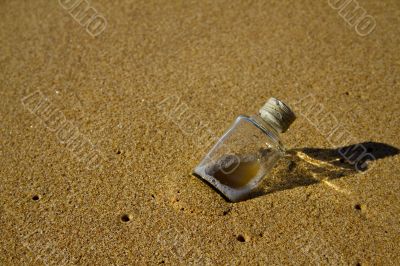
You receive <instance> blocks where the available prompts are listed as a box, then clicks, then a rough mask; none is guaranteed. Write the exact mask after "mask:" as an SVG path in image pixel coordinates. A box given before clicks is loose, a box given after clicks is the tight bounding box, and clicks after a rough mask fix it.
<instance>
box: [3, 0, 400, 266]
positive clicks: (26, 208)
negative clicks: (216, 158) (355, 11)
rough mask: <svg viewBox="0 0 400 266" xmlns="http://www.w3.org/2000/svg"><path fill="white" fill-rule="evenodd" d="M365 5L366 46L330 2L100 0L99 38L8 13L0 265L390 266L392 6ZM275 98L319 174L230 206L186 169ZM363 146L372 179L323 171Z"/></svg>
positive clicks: (395, 255)
mask: <svg viewBox="0 0 400 266" xmlns="http://www.w3.org/2000/svg"><path fill="white" fill-rule="evenodd" d="M62 2H64V1H62ZM331 2H332V1H331ZM358 3H359V5H360V6H361V7H362V8H363V9H364V10H365V11H366V12H367V14H368V15H370V16H372V17H373V18H374V19H375V21H376V27H375V29H374V31H373V32H372V33H370V34H368V35H367V36H360V35H359V33H358V32H357V31H356V27H355V26H353V27H351V26H349V25H348V24H347V22H346V21H345V20H344V19H343V18H342V17H341V16H340V15H339V11H338V10H335V9H333V8H332V7H331V6H330V5H329V2H328V1H294V0H291V1H241V2H239V1H237V2H235V1H233V2H232V1H172V2H171V1H137V2H133V1H105V0H93V1H90V5H91V6H92V7H93V8H95V12H96V14H97V15H98V16H99V20H100V19H101V17H100V16H102V17H103V18H104V21H107V25H106V28H105V30H104V31H102V32H100V34H99V35H98V36H96V37H93V36H92V35H93V32H91V34H92V35H91V34H90V33H89V32H90V28H89V32H88V28H87V26H85V25H80V24H79V23H78V22H77V21H76V20H75V19H74V17H73V16H72V15H71V14H70V12H69V11H68V10H65V9H64V8H63V7H62V6H61V5H60V4H59V2H58V1H51V3H50V2H49V1H44V0H37V1H1V3H0V21H1V27H0V47H1V48H0V51H1V52H0V102H1V104H0V117H1V120H0V153H1V157H0V158H1V159H0V178H1V182H0V193H1V194H0V195H1V197H0V200H1V206H0V207H1V208H0V213H1V215H0V220H1V222H0V230H1V232H0V235H1V239H2V240H1V241H0V242H1V244H0V248H1V249H0V264H2V265H24V264H27V265H32V264H33V265H63V264H64V265H71V264H82V265H95V264H99V265H110V264H113V265H132V264H136V265H141V264H149V265H153V264H164V263H165V264H170V265H176V264H178V265H187V264H195V265H214V264H217V265H222V264H229V265H240V264H241V265H257V264H284V265H288V264H289V265H306V264H307V265H308V264H312V265H315V264H320V265H397V264H399V263H400V248H399V245H398V243H399V241H400V230H399V229H400V228H399V220H400V204H399V203H400V202H399V195H400V194H399V193H400V179H399V173H400V171H399V169H400V168H399V163H400V156H399V155H398V150H397V149H398V148H399V147H400V138H399V137H398V132H399V122H400V121H399V117H400V116H399V114H400V105H399V101H400V93H399V87H400V85H399V84H400V82H399V77H400V54H399V52H398V48H399V44H400V34H399V28H400V9H399V7H400V6H399V3H398V1H395V0H385V1H372V0H365V1H361V0H359V1H358ZM92 12H94V11H93V10H92ZM88 23H89V22H88ZM93 23H94V22H93ZM99 23H101V21H100V22H99ZM83 24H85V23H83ZM99 25H100V26H101V24H99ZM92 26H93V25H92ZM94 33H96V32H94ZM272 96H274V97H277V98H279V99H281V100H283V101H284V102H286V103H287V104H289V105H290V106H294V107H293V109H294V111H295V112H296V114H297V116H298V118H297V120H296V121H295V122H294V123H293V125H292V126H291V128H290V129H289V130H288V131H287V132H286V133H285V134H283V135H282V139H283V143H284V144H285V146H286V147H287V148H288V149H298V150H299V151H301V152H302V153H300V154H301V155H302V158H303V159H304V158H305V159H307V160H308V162H314V163H315V162H316V164H315V165H314V166H315V167H316V168H315V169H314V168H313V170H312V171H311V170H310V169H308V168H301V169H300V168H299V167H297V166H296V165H294V166H293V165H291V164H288V166H287V167H286V168H285V167H284V168H283V169H280V170H279V171H276V173H277V174H279V173H280V175H281V176H280V177H276V176H273V177H272V178H277V179H281V178H287V177H293V178H294V179H296V180H295V182H291V181H289V184H287V185H282V186H280V187H279V189H276V191H273V192H272V193H264V194H262V195H258V196H255V197H253V198H252V199H249V200H246V201H242V202H239V203H229V202H227V201H226V200H225V199H224V198H222V197H221V196H220V195H219V194H218V193H216V192H215V191H214V190H212V189H211V188H210V187H209V186H208V185H207V184H205V183H204V182H202V181H201V180H199V179H198V178H197V177H195V176H193V175H192V170H193V169H194V168H195V167H196V165H197V164H198V163H199V162H200V160H201V158H202V157H203V156H204V155H205V153H206V152H207V150H208V149H209V148H210V147H211V145H212V143H214V142H215V141H216V140H217V139H218V137H219V136H221V134H223V132H224V131H225V130H226V128H227V127H229V125H231V123H232V122H233V121H234V119H235V118H236V116H237V115H239V114H248V115H251V114H253V113H256V112H257V110H258V109H259V108H260V107H261V106H262V105H263V104H264V102H265V101H266V100H267V99H268V98H269V97H272ZM310 102H311V103H310ZM310 106H311V107H313V108H310ZM334 133H340V134H339V135H335V136H336V138H335V139H333V137H332V136H333V135H334ZM337 136H339V137H337ZM337 139H339V140H337ZM344 139H345V140H344ZM360 143H361V144H362V143H364V144H365V145H367V146H368V147H369V150H368V152H369V153H371V154H373V155H374V157H375V158H376V160H373V161H372V162H371V163H370V164H369V165H368V169H366V170H365V169H364V171H355V170H354V169H353V170H351V169H350V168H352V167H353V168H354V167H355V166H354V165H351V164H350V167H348V168H346V167H344V166H343V169H345V170H343V171H342V170H340V171H339V172H338V171H336V170H333V171H330V170H329V171H325V170H326V169H325V168H326V167H331V165H334V164H335V163H336V164H337V165H334V167H341V166H340V163H338V162H339V160H340V157H335V156H334V155H332V154H334V151H336V150H334V149H336V148H340V147H343V146H347V145H357V144H360ZM306 155H307V156H306ZM331 155H332V156H331ZM312 159H313V160H316V161H312ZM321 160H322V161H323V162H325V163H326V164H324V163H322V162H321ZM327 161H328V162H327ZM343 164H345V163H343ZM339 169H342V168H339ZM309 171H311V172H309ZM321 175H325V176H323V177H321ZM303 176H306V177H307V179H305V180H303V179H302V177H303ZM315 178H316V179H317V180H315ZM299 179H300V180H299ZM314 181H316V182H314Z"/></svg>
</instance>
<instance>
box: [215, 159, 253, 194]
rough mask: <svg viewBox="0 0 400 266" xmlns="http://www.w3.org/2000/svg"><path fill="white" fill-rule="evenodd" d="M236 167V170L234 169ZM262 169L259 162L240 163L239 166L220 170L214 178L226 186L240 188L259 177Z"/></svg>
mask: <svg viewBox="0 0 400 266" xmlns="http://www.w3.org/2000/svg"><path fill="white" fill-rule="evenodd" d="M234 167H236V169H233V168H234ZM230 168H231V169H230ZM260 168H261V166H260V163H259V161H258V160H256V161H250V162H240V163H239V166H237V165H234V166H233V167H227V168H223V169H219V170H218V171H217V172H215V173H214V174H213V176H214V177H215V178H216V179H218V181H219V182H221V183H222V184H224V185H226V186H229V187H232V188H240V187H243V186H245V185H247V184H248V183H249V182H250V181H251V180H253V178H255V177H256V176H257V174H258V172H259V170H260ZM232 170H233V171H232Z"/></svg>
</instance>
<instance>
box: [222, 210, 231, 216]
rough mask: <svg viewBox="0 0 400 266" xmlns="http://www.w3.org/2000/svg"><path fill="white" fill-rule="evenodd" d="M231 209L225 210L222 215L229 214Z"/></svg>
mask: <svg viewBox="0 0 400 266" xmlns="http://www.w3.org/2000/svg"><path fill="white" fill-rule="evenodd" d="M230 211H231V210H225V211H224V212H223V213H222V215H224V216H225V215H228V214H229V212H230Z"/></svg>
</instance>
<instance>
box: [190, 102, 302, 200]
mask: <svg viewBox="0 0 400 266" xmlns="http://www.w3.org/2000/svg"><path fill="white" fill-rule="evenodd" d="M295 119H296V116H295V114H294V113H293V112H292V110H291V109H290V108H289V107H288V106H287V105H286V104H284V103H283V102H282V101H280V100H278V99H276V98H270V99H269V100H268V101H267V102H266V103H265V105H264V106H263V107H262V108H261V109H260V110H259V114H256V115H253V116H250V117H248V116H245V115H240V116H239V117H238V118H237V119H236V121H235V122H234V123H233V125H232V126H231V127H230V128H229V129H228V130H227V131H226V132H225V134H224V135H223V136H222V137H221V138H220V139H219V140H218V142H217V143H216V144H215V145H214V146H213V147H212V148H211V150H210V151H209V152H208V154H207V155H206V156H205V157H204V159H203V160H202V161H201V162H200V164H199V165H198V166H197V167H196V168H195V169H194V173H195V174H196V175H198V176H200V177H201V178H203V179H204V180H206V181H207V182H208V183H209V184H211V185H212V186H213V187H214V188H216V189H217V190H218V191H220V192H221V193H222V194H223V195H224V196H225V197H226V198H227V199H229V200H230V201H232V202H236V201H240V200H243V199H244V198H246V197H247V196H248V195H249V194H250V193H251V192H252V191H253V190H254V189H256V188H257V187H258V186H259V184H260V183H261V181H262V180H263V179H264V178H265V177H266V176H267V175H268V173H269V172H270V170H271V169H272V168H273V167H274V165H275V164H276V162H277V161H278V160H279V159H280V158H281V157H282V156H283V155H284V153H285V149H284V147H283V145H282V143H281V141H280V139H279V133H283V132H285V131H286V130H287V129H288V127H289V126H290V124H291V123H292V122H293V121H294V120H295Z"/></svg>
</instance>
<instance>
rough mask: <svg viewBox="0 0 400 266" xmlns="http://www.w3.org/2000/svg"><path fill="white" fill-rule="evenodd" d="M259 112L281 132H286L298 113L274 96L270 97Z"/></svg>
mask: <svg viewBox="0 0 400 266" xmlns="http://www.w3.org/2000/svg"><path fill="white" fill-rule="evenodd" d="M259 112H260V116H261V118H262V119H263V120H264V121H265V122H267V123H269V124H270V125H271V126H273V127H274V128H275V129H276V130H277V131H278V132H280V133H283V132H285V131H286V130H287V129H288V128H289V126H290V125H291V124H292V123H293V121H294V120H295V119H296V115H295V114H294V113H293V111H292V110H291V109H290V108H289V107H288V106H287V105H286V104H285V103H283V102H282V101H280V100H278V99H276V98H273V97H272V98H269V100H268V101H267V102H266V103H265V104H264V106H263V107H261V109H260V111H259Z"/></svg>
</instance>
